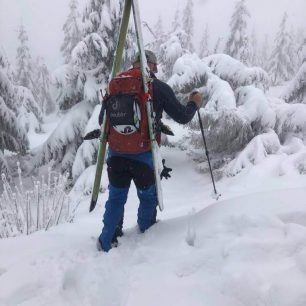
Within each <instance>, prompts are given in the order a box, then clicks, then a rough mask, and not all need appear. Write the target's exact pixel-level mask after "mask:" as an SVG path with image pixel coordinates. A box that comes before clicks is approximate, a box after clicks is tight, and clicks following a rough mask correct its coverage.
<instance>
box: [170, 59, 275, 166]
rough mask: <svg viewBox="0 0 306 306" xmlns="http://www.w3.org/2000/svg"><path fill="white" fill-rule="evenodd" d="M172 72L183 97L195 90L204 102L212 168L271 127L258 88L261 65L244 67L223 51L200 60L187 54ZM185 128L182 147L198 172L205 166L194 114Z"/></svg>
mask: <svg viewBox="0 0 306 306" xmlns="http://www.w3.org/2000/svg"><path fill="white" fill-rule="evenodd" d="M173 72H174V74H173V75H172V77H171V78H170V79H169V81H168V84H169V85H170V86H172V87H173V89H174V90H175V92H176V94H177V95H178V97H179V98H180V99H181V100H184V98H185V99H187V97H188V94H189V93H190V91H191V90H193V89H194V88H196V89H197V90H198V91H200V92H202V94H203V96H204V101H207V102H206V103H205V106H204V105H203V108H201V109H200V116H201V119H202V122H203V125H204V129H205V134H206V138H207V144H208V147H209V150H210V152H211V153H212V154H211V158H212V166H213V167H214V168H221V167H222V165H226V164H227V163H228V161H230V160H232V159H233V158H234V157H235V154H237V153H238V152H240V151H241V150H242V149H243V148H244V147H245V146H246V145H247V144H248V143H249V142H250V141H251V140H252V139H253V138H254V137H255V136H256V135H260V134H262V133H266V132H267V131H269V130H270V129H272V128H274V126H275V122H276V115H275V112H274V110H273V109H272V108H271V106H270V104H269V101H268V99H267V98H266V96H265V94H264V91H263V90H262V89H264V88H266V84H268V75H267V73H266V72H265V71H264V70H262V69H261V68H258V67H255V68H249V67H246V66H245V65H243V64H242V63H241V62H238V61H237V60H235V59H233V58H231V57H230V56H228V55H225V54H216V55H211V56H208V57H206V58H204V59H202V60H200V59H199V58H198V57H197V56H196V55H195V54H193V55H190V54H189V55H188V54H187V55H184V56H182V57H181V58H179V59H178V60H177V61H176V63H175V65H174V68H173ZM254 85H255V86H256V87H257V88H256V87H255V86H254ZM189 127H190V132H189V135H188V138H186V140H185V141H184V142H183V143H182V146H183V147H185V148H188V151H189V153H190V155H191V156H192V158H194V159H195V160H197V161H200V162H201V163H200V166H199V167H200V168H201V169H202V170H204V169H205V170H208V168H207V161H206V157H205V154H203V153H204V152H203V140H202V136H201V133H200V127H199V122H198V118H197V117H195V118H194V119H193V120H192V121H191V122H190V123H189ZM202 162H203V163H202Z"/></svg>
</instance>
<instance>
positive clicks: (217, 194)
mask: <svg viewBox="0 0 306 306" xmlns="http://www.w3.org/2000/svg"><path fill="white" fill-rule="evenodd" d="M197 113H198V118H199V124H200V129H201V133H202V138H203V142H204V149H205V154H206V157H207V161H208V166H209V171H210V176H211V180H212V183H213V186H214V192H215V199H216V200H218V199H219V197H220V196H221V194H220V193H218V192H217V190H216V185H215V180H214V176H213V172H212V169H211V165H210V159H209V152H208V149H207V144H206V139H205V134H204V128H203V123H202V120H201V116H200V112H199V109H198V110H197Z"/></svg>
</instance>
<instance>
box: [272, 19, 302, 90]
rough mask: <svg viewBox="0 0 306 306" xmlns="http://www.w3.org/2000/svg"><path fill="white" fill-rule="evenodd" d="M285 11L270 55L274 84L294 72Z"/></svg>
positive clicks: (285, 79) (288, 77) (282, 80)
mask: <svg viewBox="0 0 306 306" xmlns="http://www.w3.org/2000/svg"><path fill="white" fill-rule="evenodd" d="M287 18H288V17H287V13H285V14H284V16H283V18H282V21H281V24H280V28H279V31H278V33H277V35H276V38H275V44H274V49H273V51H272V54H271V57H270V64H269V72H270V74H271V81H272V83H273V84H274V85H279V84H281V83H282V82H284V81H288V80H289V79H290V78H291V77H292V76H293V75H294V73H295V65H293V64H292V61H293V60H294V57H295V56H296V55H294V52H293V50H292V45H291V44H292V37H290V35H289V33H288V30H287Z"/></svg>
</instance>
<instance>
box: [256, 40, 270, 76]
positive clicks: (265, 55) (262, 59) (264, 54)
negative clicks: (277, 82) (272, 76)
mask: <svg viewBox="0 0 306 306" xmlns="http://www.w3.org/2000/svg"><path fill="white" fill-rule="evenodd" d="M269 55H270V44H269V36H268V35H265V38H264V41H263V43H262V46H261V48H260V50H259V56H258V66H260V67H262V68H263V69H264V70H266V71H268V68H269Z"/></svg>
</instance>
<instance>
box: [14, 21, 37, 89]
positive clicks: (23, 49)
mask: <svg viewBox="0 0 306 306" xmlns="http://www.w3.org/2000/svg"><path fill="white" fill-rule="evenodd" d="M18 40H19V46H18V48H17V56H16V63H17V70H16V81H17V84H18V85H21V86H24V87H27V88H29V89H33V85H34V80H33V73H34V71H33V70H34V68H33V62H32V58H31V55H30V49H29V47H28V40H29V38H28V35H27V32H26V30H25V27H24V26H23V25H20V27H19V30H18Z"/></svg>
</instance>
